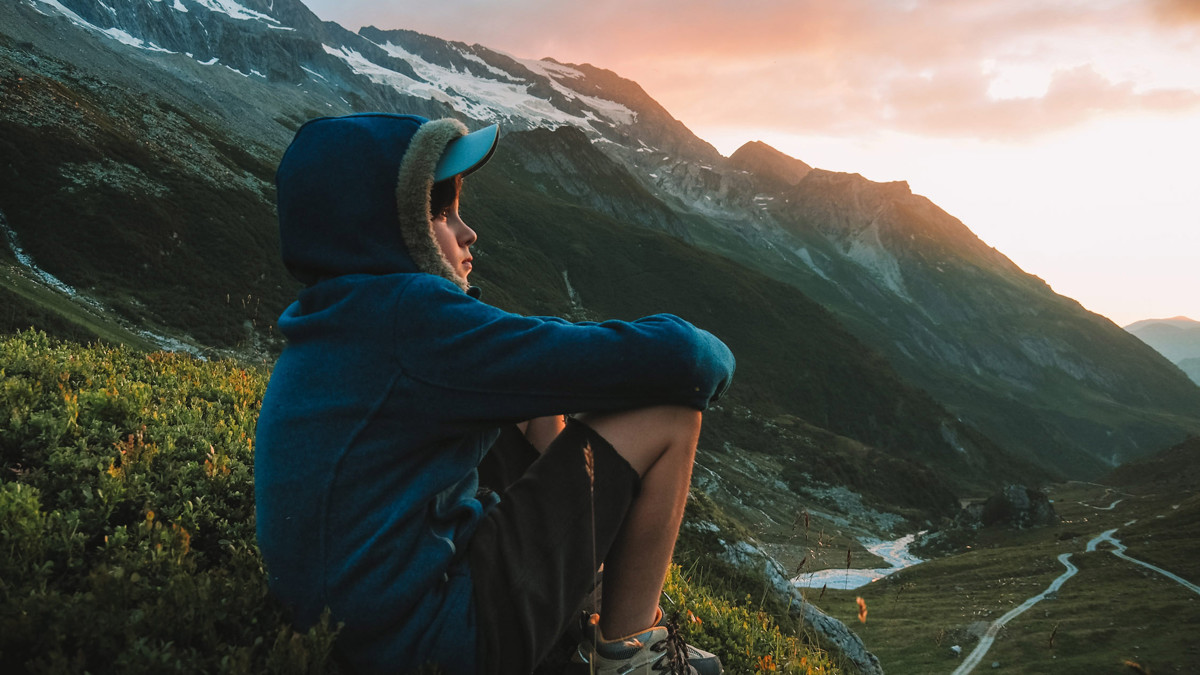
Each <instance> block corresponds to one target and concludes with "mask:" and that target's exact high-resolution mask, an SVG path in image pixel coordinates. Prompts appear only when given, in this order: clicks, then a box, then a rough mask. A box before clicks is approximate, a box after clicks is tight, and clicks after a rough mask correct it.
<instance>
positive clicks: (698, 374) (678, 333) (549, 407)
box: [395, 277, 734, 423]
mask: <svg viewBox="0 0 1200 675" xmlns="http://www.w3.org/2000/svg"><path fill="white" fill-rule="evenodd" d="M395 319H396V339H395V345H396V350H397V353H396V358H397V361H398V362H399V364H400V367H401V369H402V370H403V373H404V375H405V376H406V377H408V378H411V379H412V380H415V381H417V382H419V383H421V384H423V385H425V388H424V391H425V392H427V395H428V396H429V397H430V398H431V399H432V400H429V401H426V403H428V404H432V405H437V406H439V408H438V414H439V416H447V417H451V418H454V417H458V418H459V419H460V420H462V421H466V420H474V421H483V422H487V423H496V422H504V421H517V420H523V419H529V418H532V417H540V416H543V415H553V414H561V413H575V412H585V411H604V410H622V409H631V408H639V407H645V406H651V405H665V404H672V405H684V406H690V407H692V408H696V409H698V410H703V409H705V408H706V407H707V406H708V404H709V403H710V402H712V401H715V400H716V399H717V398H718V397H719V396H720V395H721V394H723V393H724V392H725V390H726V389H727V388H728V387H729V383H730V380H731V379H732V377H733V371H734V358H733V354H732V353H731V352H730V351H729V348H728V347H726V346H725V344H724V343H722V342H721V341H720V340H718V339H717V338H716V337H714V336H713V335H711V334H710V333H708V332H706V331H703V330H700V329H699V328H696V327H695V326H693V325H692V324H690V323H688V322H686V321H684V320H683V319H680V318H679V317H676V316H672V315H670V314H656V315H653V316H648V317H644V318H642V319H638V320H636V321H605V322H602V323H593V322H583V323H571V322H569V321H565V320H562V319H557V318H544V317H526V316H520V315H517V314H511V313H509V312H505V311H503V310H500V309H497V308H495V307H492V306H490V305H487V304H484V303H482V302H479V301H478V300H475V299H473V298H470V297H468V296H467V295H465V294H464V293H462V292H460V291H458V290H457V289H455V288H452V287H451V286H450V284H448V283H447V282H444V281H442V280H440V279H436V278H434V277H429V278H428V279H424V278H423V279H421V280H419V281H414V282H413V283H412V284H410V285H409V287H408V288H407V289H406V290H405V292H404V294H403V295H402V296H401V298H400V300H399V301H398V304H397V314H396V317H395Z"/></svg>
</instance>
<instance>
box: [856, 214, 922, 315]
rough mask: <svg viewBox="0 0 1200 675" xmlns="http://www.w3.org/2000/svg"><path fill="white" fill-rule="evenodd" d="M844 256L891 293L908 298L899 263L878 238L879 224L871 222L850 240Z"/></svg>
mask: <svg viewBox="0 0 1200 675" xmlns="http://www.w3.org/2000/svg"><path fill="white" fill-rule="evenodd" d="M846 257H848V258H850V259H851V260H853V261H854V262H856V263H858V265H859V266H861V267H863V268H864V269H866V270H867V272H869V273H870V274H871V276H872V277H874V278H875V280H876V281H878V282H880V283H882V284H883V285H884V286H886V287H888V288H889V289H890V290H891V291H892V292H893V293H895V294H896V295H899V296H900V297H902V298H904V299H906V300H908V299H910V298H909V296H908V290H907V289H906V288H905V287H904V275H903V274H902V273H901V272H900V263H898V262H896V258H895V257H893V256H892V254H891V253H890V252H888V250H887V248H885V247H884V245H883V242H882V241H880V239H879V224H878V223H871V225H870V227H867V228H866V229H864V230H862V231H861V232H859V234H858V236H856V237H855V238H854V239H852V240H851V241H850V245H849V248H848V249H847V251H846Z"/></svg>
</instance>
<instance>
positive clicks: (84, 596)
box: [0, 332, 836, 673]
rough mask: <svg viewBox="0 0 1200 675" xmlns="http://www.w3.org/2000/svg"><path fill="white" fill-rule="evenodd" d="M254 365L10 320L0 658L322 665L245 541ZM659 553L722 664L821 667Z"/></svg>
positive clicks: (4, 398) (1, 395) (326, 667)
mask: <svg viewBox="0 0 1200 675" xmlns="http://www.w3.org/2000/svg"><path fill="white" fill-rule="evenodd" d="M266 379H267V378H266V374H265V373H262V372H259V371H256V370H253V369H247V368H245V367H243V366H240V365H239V364H237V363H234V362H229V361H217V362H201V361H198V360H196V359H193V358H191V357H189V356H184V355H179V354H168V353H161V352H158V353H149V354H144V353H140V352H136V351H133V350H130V349H127V348H123V347H111V346H90V347H82V346H79V345H77V344H73V343H67V342H57V341H52V340H50V339H49V338H47V337H46V336H45V334H43V333H32V332H26V333H22V334H19V335H16V336H8V337H6V338H4V339H3V340H2V341H0V410H4V411H5V416H4V417H3V419H2V420H0V671H3V672H5V673H23V672H29V673H39V672H46V673H51V672H83V671H88V672H93V673H109V672H111V673H138V672H145V673H163V672H221V673H264V672H275V673H305V672H310V673H320V672H336V670H337V668H336V664H335V663H334V661H333V660H332V657H331V655H332V650H333V648H334V644H335V640H336V627H331V626H327V625H322V626H318V627H316V628H314V629H313V630H311V631H309V632H308V633H307V634H297V633H295V632H293V631H292V630H291V629H290V628H288V627H287V625H286V616H285V614H284V612H283V611H281V610H280V608H279V607H278V606H276V604H275V603H274V602H273V601H271V600H270V598H269V597H268V595H267V589H266V579H265V576H264V571H263V564H262V559H261V558H260V556H259V554H258V549H257V546H256V544H255V538H254V531H255V529H254V528H255V522H254V485H253V480H254V477H253V438H254V425H255V421H256V420H257V417H258V409H259V406H260V403H261V397H262V394H263V391H264V390H265V387H266ZM729 590H730V588H729V587H728V586H727V585H726V586H718V587H717V588H716V589H714V588H710V587H709V585H706V584H704V583H699V582H698V581H697V579H695V578H694V576H693V572H692V571H689V572H686V573H685V572H684V571H682V570H679V569H678V568H676V569H675V570H674V571H673V572H672V575H671V579H670V582H669V584H668V592H669V594H670V595H671V597H672V600H673V602H674V603H677V604H674V605H671V606H669V607H668V610H671V609H676V610H678V612H679V614H680V616H681V617H683V620H682V624H683V629H684V630H685V631H686V632H688V633H691V634H694V635H695V636H696V637H697V639H702V640H704V641H705V643H706V644H709V645H712V648H714V649H716V650H717V651H718V652H719V653H720V654H721V656H722V657H723V659H724V660H725V663H726V665H727V667H728V668H729V671H730V672H733V673H738V672H753V671H755V669H756V668H758V667H759V666H760V665H762V664H771V665H773V666H774V667H775V668H778V669H779V670H780V671H781V672H788V673H830V672H835V671H836V669H835V668H834V666H833V665H832V662H831V661H830V658H829V656H828V655H826V654H824V653H823V652H821V651H820V650H817V649H814V648H813V647H810V646H808V645H806V644H805V643H804V641H803V640H801V639H800V638H799V637H798V634H797V631H798V627H796V626H795V625H794V624H793V623H791V622H789V621H788V620H787V619H786V618H785V619H782V626H783V628H781V624H780V620H777V619H776V618H774V617H772V616H770V615H768V614H767V613H764V612H762V611H759V610H758V608H756V607H755V606H754V605H752V604H750V603H746V604H743V605H734V604H731V603H730V602H729V601H728V599H727V596H728V595H729V593H728V592H727V591H729Z"/></svg>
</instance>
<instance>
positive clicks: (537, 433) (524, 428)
mask: <svg viewBox="0 0 1200 675" xmlns="http://www.w3.org/2000/svg"><path fill="white" fill-rule="evenodd" d="M566 425H567V420H566V418H565V417H563V416H562V415H551V416H549V417H537V418H534V419H531V420H528V421H526V422H521V423H520V424H518V425H517V428H518V429H520V430H521V433H523V434H525V438H526V439H528V440H529V444H530V445H532V446H533V447H534V449H536V450H537V451H538V453H544V452H546V448H548V447H550V443H551V442H552V441H553V440H554V439H555V438H557V437H558V435H559V434H561V433H562V430H563V427H565V426H566Z"/></svg>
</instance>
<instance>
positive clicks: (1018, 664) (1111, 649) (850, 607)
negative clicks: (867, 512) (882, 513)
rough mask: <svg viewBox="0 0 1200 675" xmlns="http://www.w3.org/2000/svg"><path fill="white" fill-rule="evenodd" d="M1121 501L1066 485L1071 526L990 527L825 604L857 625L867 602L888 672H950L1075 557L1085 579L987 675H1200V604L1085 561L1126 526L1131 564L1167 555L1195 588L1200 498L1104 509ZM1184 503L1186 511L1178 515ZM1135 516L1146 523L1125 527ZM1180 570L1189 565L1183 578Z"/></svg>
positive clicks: (1107, 558)
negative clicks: (1103, 537) (958, 651)
mask: <svg viewBox="0 0 1200 675" xmlns="http://www.w3.org/2000/svg"><path fill="white" fill-rule="evenodd" d="M1117 496H1121V495H1116V496H1114V495H1113V494H1112V492H1111V491H1109V490H1108V489H1107V488H1105V487H1103V486H1098V485H1092V484H1084V483H1069V484H1065V485H1059V486H1055V487H1054V488H1053V491H1052V494H1051V497H1052V498H1053V499H1054V500H1055V503H1054V505H1055V508H1056V510H1057V511H1058V513H1059V515H1060V516H1061V517H1062V518H1063V521H1062V522H1061V523H1059V524H1058V525H1055V526H1051V527H1045V528H1040V529H1034V530H1026V531H1020V532H1013V531H1001V530H984V531H981V532H980V533H979V536H978V537H977V538H976V540H975V541H974V543H972V544H970V548H969V550H966V549H964V550H962V551H960V552H957V553H955V554H954V555H951V556H949V557H946V558H942V559H937V560H932V561H929V562H926V563H923V564H921V565H918V566H916V567H913V568H911V569H908V570H905V571H903V572H900V573H897V574H895V575H892V576H891V577H887V578H885V579H884V580H881V581H879V582H876V583H874V584H871V585H870V586H868V587H865V588H862V589H858V590H855V591H828V592H827V593H826V597H825V600H824V601H823V602H818V603H817V604H818V605H820V606H822V607H823V608H824V609H826V610H827V611H829V612H830V613H831V614H833V615H834V616H836V617H838V618H840V619H842V620H843V621H847V622H849V623H855V622H856V621H857V619H856V613H857V607H856V605H855V602H854V600H855V598H856V597H859V596H861V597H862V598H863V599H864V600H865V601H866V603H867V606H868V608H869V610H870V611H869V617H868V621H867V622H866V623H865V624H862V625H858V626H857V632H858V634H859V636H860V637H862V639H863V641H864V643H866V645H867V648H868V649H870V650H871V651H872V652H874V653H875V654H876V655H877V656H878V657H879V659H880V661H881V663H882V664H883V666H884V668H885V669H887V670H888V671H889V672H898V673H910V672H911V673H917V672H921V673H933V672H949V671H951V670H953V669H954V668H955V667H956V666H957V663H958V658H956V657H955V656H954V654H953V653H952V652H951V651H950V647H951V646H952V645H956V644H957V645H959V646H961V647H962V650H963V654H964V655H965V654H967V653H968V652H970V650H971V649H973V648H974V645H975V644H976V643H977V642H978V639H979V636H980V635H981V634H982V631H983V630H985V629H986V627H987V626H988V625H989V624H990V623H991V622H992V621H994V620H996V619H997V618H999V617H1000V616H1001V615H1002V614H1004V613H1005V612H1007V611H1008V610H1009V609H1011V608H1013V607H1014V606H1016V605H1018V604H1020V603H1021V602H1023V601H1024V600H1025V599H1026V598H1029V597H1031V596H1034V595H1036V594H1038V593H1040V592H1042V591H1043V590H1045V588H1046V587H1047V586H1048V585H1049V583H1050V582H1051V581H1052V580H1053V579H1055V578H1056V577H1058V576H1059V575H1060V574H1062V573H1063V571H1065V568H1064V567H1063V566H1062V565H1060V564H1059V563H1058V561H1057V560H1056V557H1057V556H1058V555H1059V554H1060V553H1066V552H1071V553H1072V556H1071V562H1072V563H1074V564H1075V565H1076V566H1078V567H1079V573H1078V574H1076V575H1075V576H1074V577H1072V578H1071V579H1069V580H1068V581H1067V582H1066V584H1065V585H1064V586H1063V587H1062V589H1060V591H1059V592H1058V593H1057V595H1056V596H1055V597H1052V598H1048V599H1046V600H1043V601H1042V602H1040V603H1038V604H1036V605H1034V606H1033V607H1032V608H1031V609H1029V610H1028V611H1026V612H1025V613H1023V614H1021V615H1020V616H1018V617H1017V618H1015V619H1013V620H1012V621H1011V622H1009V623H1008V624H1007V625H1006V627H1005V628H1004V629H1003V630H1002V631H1001V632H1000V635H999V637H998V639H997V640H996V642H995V644H994V645H993V646H992V648H991V650H990V651H989V652H988V654H987V655H986V657H985V658H984V660H983V664H982V666H981V669H986V668H988V666H989V665H990V664H991V663H992V662H993V661H995V662H999V663H1000V665H1001V667H1002V668H1003V669H1005V670H1012V669H1016V670H1019V671H1020V672H1023V673H1100V672H1112V673H1118V672H1132V671H1126V670H1125V666H1124V665H1123V664H1124V662H1125V661H1126V660H1129V661H1132V662H1136V663H1138V664H1140V665H1141V666H1142V667H1143V668H1144V669H1146V670H1147V672H1154V673H1189V672H1195V670H1196V668H1197V667H1200V647H1198V646H1197V644H1196V642H1195V639H1194V636H1195V627H1196V626H1197V625H1200V596H1197V595H1196V594H1194V593H1192V592H1191V591H1189V590H1187V589H1185V588H1184V587H1182V586H1180V585H1178V584H1176V583H1174V582H1172V581H1170V580H1168V579H1166V578H1164V577H1162V576H1160V575H1157V574H1155V573H1153V572H1151V571H1149V570H1146V569H1144V568H1141V567H1139V566H1136V565H1133V564H1131V563H1128V562H1126V561H1124V560H1121V559H1118V558H1117V557H1115V556H1113V555H1112V554H1110V553H1108V552H1107V551H1106V550H1105V549H1104V547H1101V550H1098V551H1095V552H1092V553H1085V552H1084V549H1085V546H1086V544H1087V542H1088V540H1089V539H1091V538H1092V537H1094V536H1095V535H1098V534H1100V533H1101V532H1103V531H1105V530H1108V529H1112V528H1118V530H1117V533H1116V535H1115V536H1116V537H1117V538H1118V539H1121V540H1122V542H1124V543H1126V544H1129V545H1131V548H1130V550H1129V554H1130V555H1132V556H1134V557H1141V556H1145V559H1147V561H1148V562H1149V561H1150V560H1149V559H1150V558H1152V557H1157V559H1159V560H1162V561H1165V562H1164V563H1158V564H1161V565H1163V566H1166V567H1167V569H1171V570H1172V571H1174V572H1175V573H1177V574H1180V575H1181V576H1183V577H1184V578H1188V579H1190V580H1192V581H1193V582H1195V581H1196V580H1198V579H1200V577H1198V576H1197V575H1196V572H1197V565H1196V563H1195V562H1194V561H1195V560H1197V559H1198V555H1197V554H1200V540H1198V539H1196V538H1195V537H1193V536H1190V533H1192V532H1194V531H1195V527H1196V522H1197V514H1198V513H1200V511H1198V510H1196V509H1195V508H1194V507H1195V498H1194V497H1191V498H1188V499H1183V498H1181V497H1180V496H1178V495H1173V496H1166V495H1157V496H1132V495H1130V496H1124V497H1123V499H1124V501H1122V502H1121V503H1119V504H1118V505H1117V506H1116V507H1115V508H1114V509H1113V510H1111V511H1105V510H1100V509H1098V508H1095V507H1097V506H1100V507H1103V506H1108V505H1109V504H1111V503H1112V501H1113V500H1114V499H1115V498H1116V497H1117ZM1181 499H1183V503H1182V504H1181V503H1180V502H1181ZM1079 502H1083V504H1080V503H1079ZM1174 504H1180V508H1179V509H1172V506H1173V505H1174ZM1172 514H1176V515H1175V516H1174V518H1173V517H1172ZM1159 515H1165V516H1166V517H1164V518H1159V517H1158V516H1159ZM1134 519H1136V520H1137V522H1136V523H1134V524H1133V525H1126V523H1128V522H1129V521H1130V520H1134ZM1176 519H1177V520H1176ZM1181 528H1187V529H1182V531H1181ZM1185 533H1186V534H1187V535H1188V536H1178V535H1182V534H1185ZM1135 542H1137V545H1138V550H1137V551H1136V552H1135V550H1134V549H1133V548H1132V545H1133V544H1135ZM1172 564H1174V565H1178V567H1176V568H1174V569H1172V568H1171V567H1170V566H1169V565H1172ZM1189 575H1190V576H1189ZM1052 636H1053V640H1051V637H1052Z"/></svg>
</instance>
